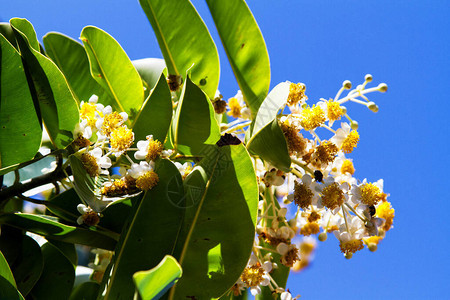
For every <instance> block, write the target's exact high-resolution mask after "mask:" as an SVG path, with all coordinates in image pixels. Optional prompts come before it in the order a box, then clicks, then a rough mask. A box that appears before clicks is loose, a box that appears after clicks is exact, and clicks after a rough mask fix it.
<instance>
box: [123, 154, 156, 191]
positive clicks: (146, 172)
mask: <svg viewBox="0 0 450 300" xmlns="http://www.w3.org/2000/svg"><path fill="white" fill-rule="evenodd" d="M153 166H154V163H153V162H151V163H148V162H146V161H141V162H140V163H139V164H132V165H131V169H129V170H128V175H130V176H131V177H133V178H134V179H136V187H137V188H138V189H140V190H143V191H147V190H150V189H152V188H153V187H155V186H156V185H157V184H158V181H159V177H158V174H156V173H155V172H154V171H153Z"/></svg>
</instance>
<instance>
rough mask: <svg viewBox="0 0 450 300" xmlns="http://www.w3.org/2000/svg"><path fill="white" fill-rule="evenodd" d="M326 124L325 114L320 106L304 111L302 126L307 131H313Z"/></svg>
mask: <svg viewBox="0 0 450 300" xmlns="http://www.w3.org/2000/svg"><path fill="white" fill-rule="evenodd" d="M323 123H325V112H324V111H323V110H322V109H321V108H320V107H319V106H315V105H314V106H313V107H307V108H305V109H303V110H302V113H301V121H300V125H302V127H303V128H304V129H305V130H306V131H309V130H313V129H315V128H317V127H319V126H320V125H322V124H323Z"/></svg>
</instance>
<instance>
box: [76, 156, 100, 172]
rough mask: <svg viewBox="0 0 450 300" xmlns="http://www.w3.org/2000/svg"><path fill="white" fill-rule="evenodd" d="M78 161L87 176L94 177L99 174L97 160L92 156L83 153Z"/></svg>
mask: <svg viewBox="0 0 450 300" xmlns="http://www.w3.org/2000/svg"><path fill="white" fill-rule="evenodd" d="M80 160H81V163H82V164H83V167H84V169H85V170H86V172H87V173H88V174H89V176H91V177H95V176H97V175H98V174H99V172H98V169H99V167H98V164H97V159H96V158H95V157H94V156H92V155H90V154H89V153H83V154H81V157H80Z"/></svg>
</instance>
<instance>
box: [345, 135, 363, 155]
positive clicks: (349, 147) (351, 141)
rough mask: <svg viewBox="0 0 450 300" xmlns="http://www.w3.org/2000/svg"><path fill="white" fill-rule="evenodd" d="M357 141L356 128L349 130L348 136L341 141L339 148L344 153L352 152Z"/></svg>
mask: <svg viewBox="0 0 450 300" xmlns="http://www.w3.org/2000/svg"><path fill="white" fill-rule="evenodd" d="M358 142H359V133H358V131H356V130H352V131H350V133H349V134H348V136H347V137H346V138H345V140H344V141H343V142H342V146H341V149H342V151H343V152H344V153H347V154H348V153H352V151H353V148H356V146H357V145H358Z"/></svg>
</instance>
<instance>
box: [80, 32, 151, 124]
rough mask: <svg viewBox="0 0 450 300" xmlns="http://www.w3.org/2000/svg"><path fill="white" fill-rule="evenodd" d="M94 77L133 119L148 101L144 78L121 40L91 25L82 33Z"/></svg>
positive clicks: (116, 103) (117, 105)
mask: <svg viewBox="0 0 450 300" xmlns="http://www.w3.org/2000/svg"><path fill="white" fill-rule="evenodd" d="M81 40H82V41H83V43H84V47H85V49H86V53H87V54H88V58H89V62H90V70H91V74H92V76H93V77H94V79H95V80H96V81H97V82H98V83H99V84H100V85H101V86H102V87H103V88H104V89H105V90H106V91H107V92H108V93H109V95H110V96H111V97H112V98H113V99H114V102H113V103H112V107H113V108H114V109H115V110H117V111H119V112H121V111H124V112H126V113H127V114H128V115H129V116H130V119H131V120H132V119H134V116H135V115H136V113H137V112H138V111H139V109H140V108H141V105H142V103H143V102H144V87H143V85H142V81H141V77H140V76H139V73H138V72H137V71H136V69H135V67H134V66H133V64H132V63H131V61H130V59H129V58H128V56H127V54H126V53H125V51H124V50H123V49H122V47H121V46H120V45H119V43H118V42H117V41H116V40H115V39H114V38H113V37H112V36H110V35H109V34H108V33H106V32H105V31H103V30H101V29H99V28H97V27H93V26H87V27H85V28H83V31H82V32H81Z"/></svg>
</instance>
